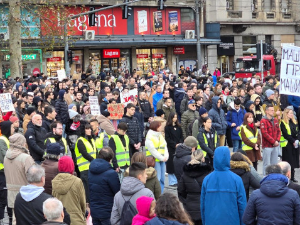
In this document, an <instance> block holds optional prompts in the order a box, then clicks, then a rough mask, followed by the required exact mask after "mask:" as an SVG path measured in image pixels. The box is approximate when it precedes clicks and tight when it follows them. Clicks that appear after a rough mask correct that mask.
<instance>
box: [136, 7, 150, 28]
mask: <svg viewBox="0 0 300 225" xmlns="http://www.w3.org/2000/svg"><path fill="white" fill-rule="evenodd" d="M138 27H139V33H143V32H147V31H148V16H147V11H146V10H142V11H138Z"/></svg>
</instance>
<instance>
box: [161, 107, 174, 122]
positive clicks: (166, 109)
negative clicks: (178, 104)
mask: <svg viewBox="0 0 300 225" xmlns="http://www.w3.org/2000/svg"><path fill="white" fill-rule="evenodd" d="M162 110H163V111H164V113H165V120H166V121H168V118H169V115H170V114H171V112H174V113H175V107H173V106H171V107H168V106H166V105H165V104H163V106H162Z"/></svg>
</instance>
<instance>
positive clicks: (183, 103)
mask: <svg viewBox="0 0 300 225" xmlns="http://www.w3.org/2000/svg"><path fill="white" fill-rule="evenodd" d="M192 99H193V98H192ZM190 100H191V99H190V98H189V97H188V96H187V95H185V96H184V97H183V99H182V101H181V103H180V113H181V115H182V114H183V113H184V112H185V111H186V110H188V109H189V107H188V103H189V101H190Z"/></svg>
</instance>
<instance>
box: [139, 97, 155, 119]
mask: <svg viewBox="0 0 300 225" xmlns="http://www.w3.org/2000/svg"><path fill="white" fill-rule="evenodd" d="M139 103H140V106H141V109H142V111H143V113H144V118H145V122H148V119H149V117H153V116H154V110H153V108H152V107H151V104H150V102H149V101H147V100H139Z"/></svg>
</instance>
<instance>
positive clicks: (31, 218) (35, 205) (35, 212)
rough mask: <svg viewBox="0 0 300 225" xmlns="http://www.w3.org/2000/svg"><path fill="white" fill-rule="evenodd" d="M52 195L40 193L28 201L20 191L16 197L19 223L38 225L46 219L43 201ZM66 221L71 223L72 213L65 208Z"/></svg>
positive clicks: (16, 213) (20, 224)
mask: <svg viewBox="0 0 300 225" xmlns="http://www.w3.org/2000/svg"><path fill="white" fill-rule="evenodd" d="M51 197H52V196H51V195H49V194H46V193H44V192H43V193H42V194H40V195H39V196H38V197H36V198H35V199H33V200H31V201H29V202H27V201H25V200H24V199H23V198H22V196H21V194H20V193H19V194H18V195H17V197H16V201H15V208H14V213H15V216H16V219H17V224H18V225H38V224H42V223H43V222H45V221H46V219H45V217H44V213H43V203H44V201H46V200H47V199H48V198H51ZM64 214H65V217H64V222H65V223H67V224H70V223H71V222H70V215H69V214H68V213H67V211H66V209H65V208H64Z"/></svg>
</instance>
